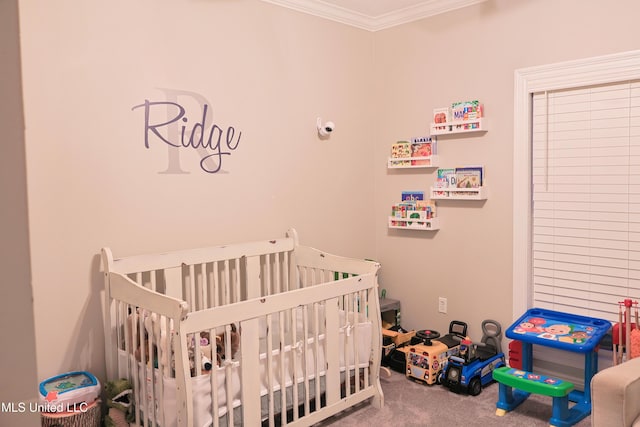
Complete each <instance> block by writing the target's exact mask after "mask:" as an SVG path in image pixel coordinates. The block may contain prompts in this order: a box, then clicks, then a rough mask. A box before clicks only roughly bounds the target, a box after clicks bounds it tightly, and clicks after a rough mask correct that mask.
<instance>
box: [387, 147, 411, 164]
mask: <svg viewBox="0 0 640 427" xmlns="http://www.w3.org/2000/svg"><path fill="white" fill-rule="evenodd" d="M391 158H394V159H406V160H398V161H394V164H395V165H396V166H405V165H410V164H411V160H410V158H411V143H410V142H409V141H398V142H396V143H395V144H393V145H391Z"/></svg>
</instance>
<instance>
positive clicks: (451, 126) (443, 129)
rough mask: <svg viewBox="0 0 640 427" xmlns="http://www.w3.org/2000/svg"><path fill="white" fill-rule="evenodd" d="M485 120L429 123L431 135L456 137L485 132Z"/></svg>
mask: <svg viewBox="0 0 640 427" xmlns="http://www.w3.org/2000/svg"><path fill="white" fill-rule="evenodd" d="M486 131H487V121H486V119H485V118H479V119H470V120H464V121H456V122H445V123H431V135H438V136H441V135H456V134H461V133H471V132H486Z"/></svg>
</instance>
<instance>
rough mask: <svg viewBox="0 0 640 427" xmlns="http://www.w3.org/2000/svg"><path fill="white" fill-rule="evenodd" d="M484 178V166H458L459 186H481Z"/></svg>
mask: <svg viewBox="0 0 640 427" xmlns="http://www.w3.org/2000/svg"><path fill="white" fill-rule="evenodd" d="M483 180H484V168H483V167H482V166H467V167H463V168H456V181H457V183H456V186H457V187H458V188H480V187H482V184H483Z"/></svg>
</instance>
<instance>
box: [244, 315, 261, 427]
mask: <svg viewBox="0 0 640 427" xmlns="http://www.w3.org/2000/svg"><path fill="white" fill-rule="evenodd" d="M258 323H259V322H258V319H252V320H247V321H245V322H242V323H241V324H240V326H241V328H242V333H241V334H240V348H242V352H241V358H240V366H241V367H242V379H241V381H242V382H241V383H242V422H243V424H244V425H247V426H257V425H260V387H259V386H257V387H256V385H257V384H259V381H258V379H259V378H260V366H259V363H260V348H259V345H258V344H259V339H260V337H259V334H258V327H259V324H258Z"/></svg>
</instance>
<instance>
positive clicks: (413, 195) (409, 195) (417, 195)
mask: <svg viewBox="0 0 640 427" xmlns="http://www.w3.org/2000/svg"><path fill="white" fill-rule="evenodd" d="M417 200H424V191H403V192H402V201H403V202H415V201H417Z"/></svg>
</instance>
